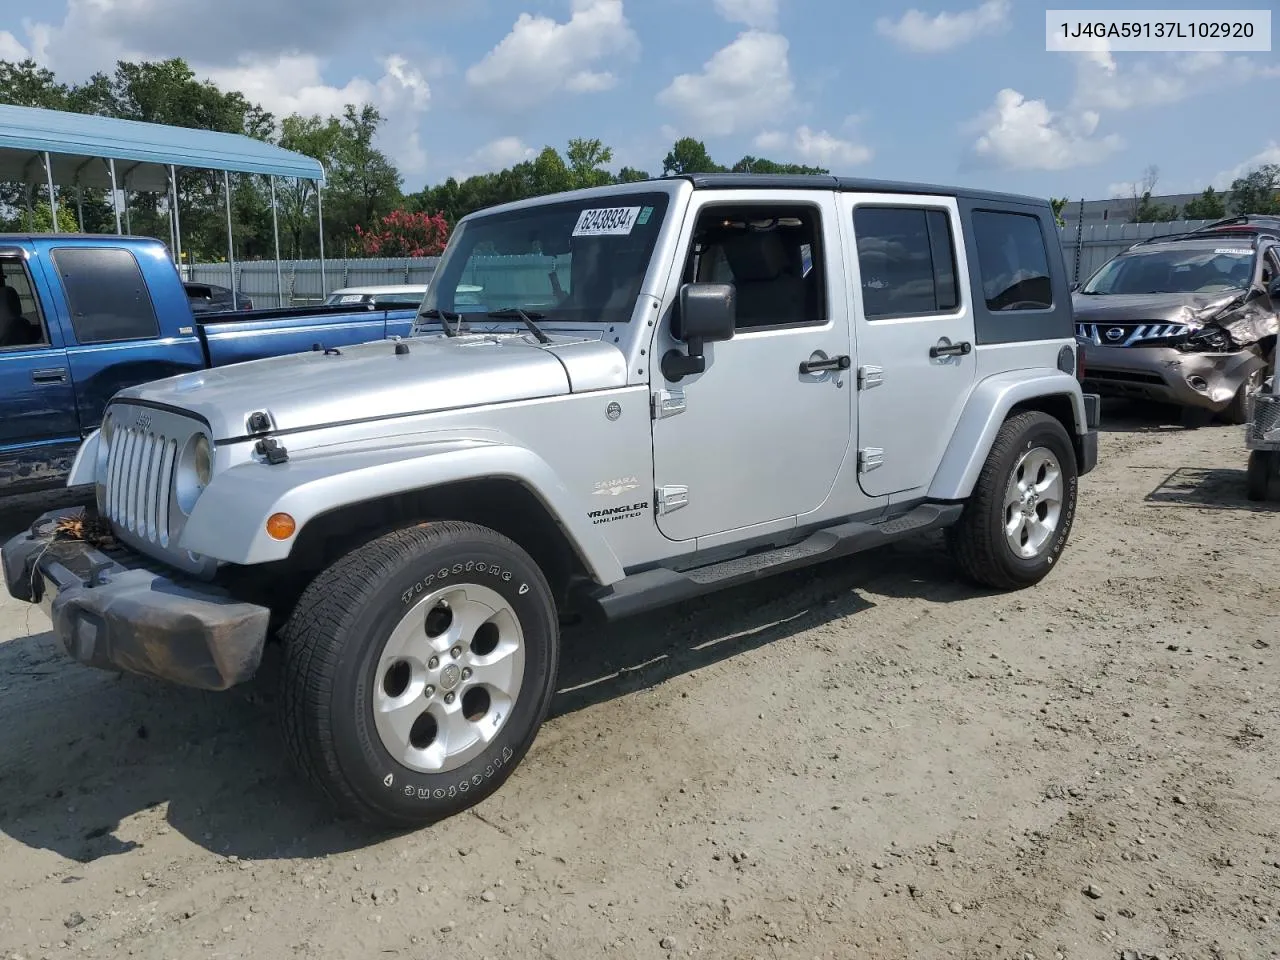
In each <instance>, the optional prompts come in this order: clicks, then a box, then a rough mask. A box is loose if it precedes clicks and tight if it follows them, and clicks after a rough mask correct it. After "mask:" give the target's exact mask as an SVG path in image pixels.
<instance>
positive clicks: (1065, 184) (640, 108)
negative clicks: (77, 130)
mask: <svg viewBox="0 0 1280 960" xmlns="http://www.w3.org/2000/svg"><path fill="white" fill-rule="evenodd" d="M4 6H5V8H7V9H5V10H3V11H0V58H15V57H20V56H24V55H30V56H34V57H35V58H36V59H37V60H39V61H40V62H42V63H43V64H45V65H46V66H48V67H50V68H51V69H53V70H54V71H55V72H57V73H58V74H59V76H61V77H63V78H64V79H68V80H79V79H83V78H84V77H85V76H87V75H88V74H89V73H91V72H92V71H94V70H97V69H110V67H111V65H112V64H113V63H114V61H115V60H116V59H117V58H126V59H139V58H158V57H166V56H183V57H185V58H187V59H188V61H190V62H191V63H192V65H193V67H194V68H195V69H196V71H197V73H198V74H199V75H201V76H202V77H207V78H210V79H213V80H215V81H217V82H218V83H219V84H221V85H223V86H224V87H234V88H237V89H241V90H243V91H244V92H245V93H246V94H247V95H248V96H249V97H251V98H252V99H254V100H256V101H258V102H260V103H262V104H263V106H265V107H267V108H268V109H270V110H272V111H274V112H276V113H277V114H279V115H283V114H285V113H288V112H291V111H294V110H300V111H303V112H320V113H330V112H337V111H339V110H340V109H341V107H342V104H343V103H345V102H348V101H367V102H372V103H374V104H376V105H377V106H378V107H379V108H380V109H381V110H382V111H383V113H384V114H385V115H386V116H387V118H388V122H387V125H386V129H385V131H384V135H383V140H382V146H383V148H384V149H385V150H386V151H387V152H388V153H389V154H390V155H391V156H392V157H393V158H394V159H395V160H396V161H397V163H398V164H399V165H400V168H401V170H402V172H403V173H404V175H405V188H406V190H413V189H417V188H418V187H420V186H422V185H423V184H425V183H429V182H437V181H439V180H442V179H444V178H445V177H448V176H451V175H453V176H456V175H466V174H469V173H475V172H480V171H482V170H485V169H496V168H498V167H502V166H507V165H509V164H511V163H513V162H516V161H518V160H520V159H523V158H524V157H526V156H528V155H531V153H532V152H536V150H538V149H540V148H541V147H542V146H544V145H547V144H550V145H553V146H556V147H559V148H563V147H564V145H565V142H566V141H567V140H568V138H570V137H573V136H588V137H599V138H601V139H602V140H604V142H605V143H607V144H609V145H610V146H612V147H613V149H614V154H615V161H614V163H613V166H614V168H615V169H616V168H617V167H618V166H621V165H623V164H627V165H631V166H636V167H640V168H642V169H646V170H649V171H650V172H652V173H655V174H656V173H660V172H661V165H662V158H663V156H664V155H665V154H666V151H667V149H668V148H669V147H670V145H671V143H672V141H673V140H674V139H675V138H676V137H677V136H683V135H692V136H695V137H698V138H700V139H703V140H704V141H706V143H707V145H708V147H709V149H710V151H711V154H712V156H713V157H715V158H716V159H717V160H719V161H720V162H722V163H733V162H734V161H736V160H737V159H738V158H739V157H741V156H742V155H743V154H746V153H752V154H755V155H759V156H768V157H770V158H773V159H778V160H792V161H797V162H806V163H814V164H819V165H822V166H827V167H830V168H831V169H832V170H833V171H835V172H839V173H847V174H851V175H866V176H875V177H890V178H896V179H912V180H930V181H940V182H953V183H964V184H974V185H981V186H991V187H997V188H1000V189H1006V190H1015V191H1025V192H1029V193H1034V194H1038V195H1041V196H1045V195H1053V196H1063V195H1066V196H1070V197H1071V198H1073V199H1076V198H1079V197H1082V196H1083V197H1086V198H1088V199H1098V198H1103V197H1107V196H1112V195H1115V194H1117V193H1119V192H1123V190H1124V189H1125V184H1126V183H1127V182H1130V181H1133V180H1136V179H1138V178H1140V177H1141V176H1142V174H1143V171H1144V170H1145V169H1146V168H1147V167H1149V166H1152V165H1154V166H1156V167H1157V168H1158V170H1159V180H1158V183H1157V186H1156V192H1157V193H1178V192H1185V191H1190V190H1198V189H1201V188H1202V187H1203V186H1205V185H1208V184H1210V183H1213V184H1215V185H1216V186H1219V187H1222V186H1225V185H1227V184H1229V182H1230V180H1231V178H1232V176H1233V175H1236V174H1238V173H1239V172H1240V171H1242V170H1244V169H1247V168H1250V167H1252V166H1256V165H1257V164H1259V163H1263V162H1277V163H1280V108H1277V103H1278V102H1280V101H1278V100H1277V94H1278V93H1280V52H1276V51H1273V52H1270V53H1252V54H1217V53H1160V54H1157V53H1127V52H1115V53H1111V52H1108V51H1107V50H1098V51H1095V52H1093V53H1088V54H1084V53H1048V52H1046V51H1045V49H1044V48H1045V38H1044V11H1045V9H1046V4H1044V3H1031V2H1025V0H960V2H956V0H923V2H916V3H915V4H911V5H908V4H895V3H890V2H885V0H861V2H856V3H855V2H833V0H827V2H817V0H469V2H465V3H464V2H457V3H456V4H454V3H451V2H448V0H359V2H355V0H219V2H218V3H211V2H209V0H26V2H24V3H21V4H18V3H13V4H5V5H4ZM1053 6H1054V7H1059V6H1063V4H1053ZM1095 6H1099V5H1095ZM1158 6H1160V7H1161V8H1164V9H1169V8H1187V9H1193V8H1205V7H1211V6H1212V4H1210V3H1208V2H1207V0H1200V2H1199V3H1179V2H1178V0H1163V2H1162V3H1160V4H1158ZM1243 6H1248V7H1252V8H1273V7H1274V6H1275V0H1261V2H1259V0H1253V2H1251V3H1249V4H1244V5H1243ZM1276 19H1277V21H1280V18H1276Z"/></svg>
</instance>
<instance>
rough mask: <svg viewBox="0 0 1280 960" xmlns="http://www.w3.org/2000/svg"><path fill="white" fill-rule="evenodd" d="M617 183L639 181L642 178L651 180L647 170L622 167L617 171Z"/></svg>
mask: <svg viewBox="0 0 1280 960" xmlns="http://www.w3.org/2000/svg"><path fill="white" fill-rule="evenodd" d="M616 179H617V182H618V183H639V182H640V181H642V180H652V179H653V177H651V176H650V175H649V171H647V170H637V169H636V168H635V167H623V168H622V169H621V170H619V171H618V176H617V178H616Z"/></svg>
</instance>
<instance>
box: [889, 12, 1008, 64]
mask: <svg viewBox="0 0 1280 960" xmlns="http://www.w3.org/2000/svg"><path fill="white" fill-rule="evenodd" d="M1011 7H1012V3H1011V0H985V2H984V3H982V4H981V5H980V6H978V7H975V8H973V9H972V10H962V11H960V12H959V13H946V12H943V13H938V14H934V15H933V16H930V15H929V14H927V13H924V12H922V11H920V10H917V9H915V8H914V7H912V8H911V9H910V10H908V11H907V12H906V13H904V14H903V15H902V16H901V17H899V18H898V19H897V20H890V19H889V18H888V17H880V18H879V19H878V20H876V30H877V32H879V33H880V34H882V35H883V36H886V37H888V38H889V39H891V40H893V41H895V42H896V43H898V44H899V45H900V46H903V47H906V48H907V49H908V50H911V51H914V52H915V53H939V52H941V51H943V50H950V49H951V48H952V47H958V46H961V45H963V44H966V43H968V42H969V41H971V40H974V39H975V38H977V37H979V36H982V35H983V34H994V33H1000V32H1002V31H1004V30H1007V29H1008V27H1009V15H1010V13H1011Z"/></svg>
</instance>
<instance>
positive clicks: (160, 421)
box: [98, 400, 208, 573]
mask: <svg viewBox="0 0 1280 960" xmlns="http://www.w3.org/2000/svg"><path fill="white" fill-rule="evenodd" d="M106 416H108V417H110V418H111V424H112V427H111V431H110V433H111V442H110V443H109V444H108V448H107V451H106V462H105V464H104V465H103V466H102V467H101V473H100V474H99V476H98V484H99V487H98V511H99V512H100V513H101V514H102V515H103V516H105V517H106V518H107V520H109V521H110V522H111V529H112V531H113V532H114V533H115V536H116V539H117V540H119V541H120V542H121V544H122V545H124V546H125V547H128V548H130V549H132V550H134V551H136V552H138V553H142V554H145V555H146V556H149V557H151V558H153V559H155V560H160V561H162V562H164V563H167V564H169V565H171V566H174V567H177V568H178V569H180V570H183V571H184V572H186V573H201V572H202V571H205V569H206V567H207V566H208V562H207V560H206V559H205V558H203V557H197V556H195V555H194V554H191V553H188V552H187V550H186V549H185V548H183V547H180V546H179V544H180V542H181V539H182V531H183V529H184V528H185V527H186V523H187V515H186V514H185V513H184V512H183V511H182V509H180V503H179V497H178V493H179V491H180V490H181V488H182V480H183V477H182V473H183V470H184V469H185V468H184V466H183V456H184V451H186V450H188V448H189V447H190V446H191V440H192V438H193V437H195V436H197V435H201V434H206V433H207V429H208V428H207V427H206V425H205V424H204V423H203V422H202V421H200V420H197V419H195V418H194V417H192V416H190V415H189V414H185V413H183V412H182V411H180V410H169V409H164V408H160V407H149V406H142V405H139V404H133V403H130V402H129V401H127V400H119V401H116V402H115V403H112V404H110V405H109V406H108V407H107V411H106Z"/></svg>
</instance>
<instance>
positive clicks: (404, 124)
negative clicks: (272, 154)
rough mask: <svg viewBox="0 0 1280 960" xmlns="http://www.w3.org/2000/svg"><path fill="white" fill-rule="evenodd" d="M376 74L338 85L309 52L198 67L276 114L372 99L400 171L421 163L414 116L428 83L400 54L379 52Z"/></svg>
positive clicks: (329, 109)
mask: <svg viewBox="0 0 1280 960" xmlns="http://www.w3.org/2000/svg"><path fill="white" fill-rule="evenodd" d="M381 66H382V69H383V71H384V73H383V75H382V77H381V78H379V79H378V80H376V81H372V80H369V79H368V78H366V77H359V76H357V77H352V78H351V79H350V80H348V81H347V82H346V83H345V84H344V85H342V86H340V87H339V86H335V85H333V84H329V83H326V82H325V80H324V77H323V75H322V68H323V62H322V61H321V60H320V58H319V57H316V56H313V55H311V54H301V53H293V54H282V55H279V56H274V57H264V58H254V57H245V58H243V59H242V60H241V62H240V63H239V64H238V65H236V66H233V67H212V68H205V69H203V70H197V75H199V76H203V77H208V78H209V79H210V80H212V81H213V82H214V83H216V84H217V85H218V86H220V87H222V88H223V89H227V90H239V91H240V92H241V93H243V94H244V95H245V96H246V97H248V99H249V100H251V101H252V102H254V103H258V104H261V105H262V107H263V108H265V109H267V110H269V111H271V112H272V113H274V114H275V115H276V117H277V118H281V117H284V116H287V115H289V114H291V113H301V114H304V115H310V114H319V115H321V116H337V115H341V113H342V111H343V108H344V107H346V105H347V104H349V103H350V104H356V105H361V104H366V103H367V104H372V105H373V106H375V107H377V108H378V110H379V111H380V112H381V113H382V115H383V116H384V117H385V118H386V123H385V124H384V126H383V128H382V130H381V131H380V132H379V134H380V143H381V145H382V146H383V147H384V149H386V151H387V153H388V154H389V155H390V156H391V158H392V160H393V161H394V162H395V163H396V165H397V166H398V167H399V168H400V170H401V172H402V173H406V174H411V175H412V174H418V173H422V172H423V171H424V170H425V169H426V159H427V158H426V153H425V151H424V150H423V148H422V142H421V136H420V130H419V121H420V118H421V115H422V114H423V113H424V112H426V110H427V108H428V106H429V105H430V102H431V87H430V85H429V84H428V83H427V80H426V78H425V77H424V76H423V74H422V72H421V71H419V70H417V69H415V68H413V67H411V66H409V63H408V61H407V60H406V59H405V58H404V57H402V56H399V55H391V56H388V57H385V58H383V61H382V64H381Z"/></svg>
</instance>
